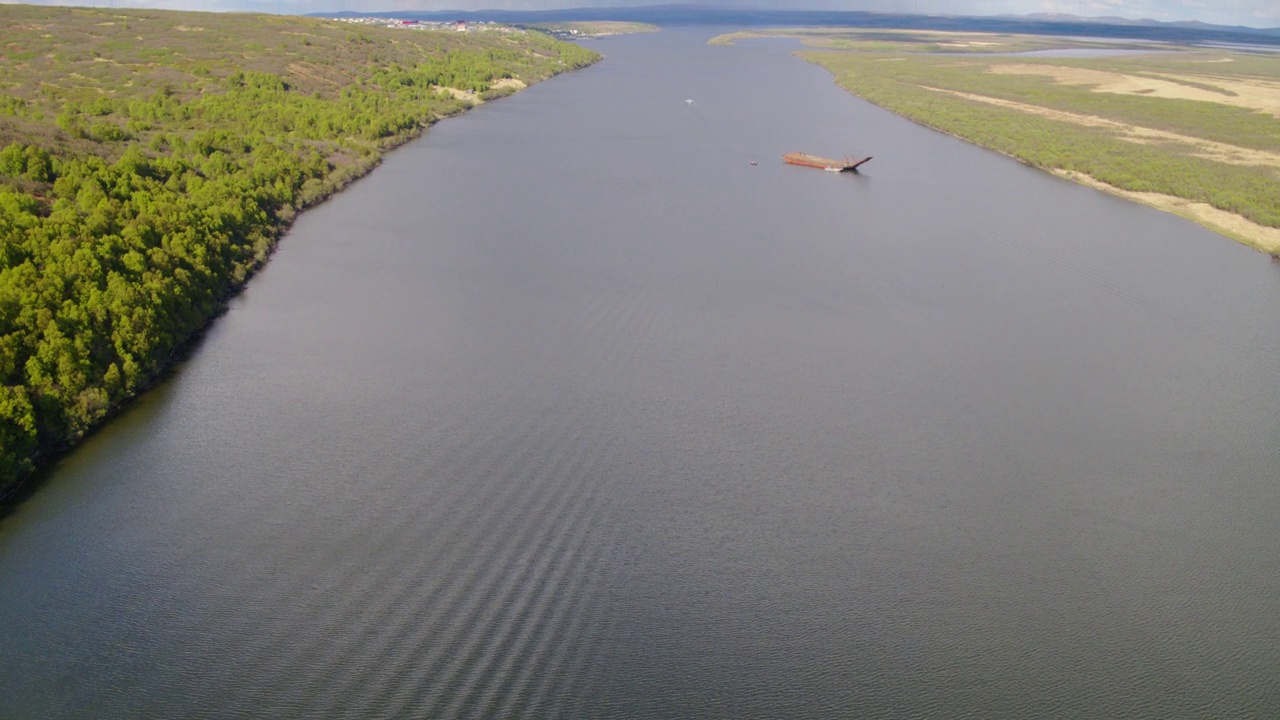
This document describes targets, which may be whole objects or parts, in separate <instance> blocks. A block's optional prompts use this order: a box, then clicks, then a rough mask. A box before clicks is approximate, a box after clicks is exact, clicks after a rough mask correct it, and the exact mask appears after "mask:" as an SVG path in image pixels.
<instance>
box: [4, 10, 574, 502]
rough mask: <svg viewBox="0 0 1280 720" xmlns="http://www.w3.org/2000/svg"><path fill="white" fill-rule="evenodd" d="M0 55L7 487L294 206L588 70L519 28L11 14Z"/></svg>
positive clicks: (256, 256) (116, 401)
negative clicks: (478, 114) (480, 103)
mask: <svg viewBox="0 0 1280 720" xmlns="http://www.w3.org/2000/svg"><path fill="white" fill-rule="evenodd" d="M0 53H4V54H5V55H6V59H5V61H4V62H3V63H2V64H0V148H3V149H0V490H3V489H4V488H5V487H7V486H11V485H12V484H13V483H14V482H16V481H17V480H20V479H21V478H22V477H24V476H26V475H27V474H29V473H30V472H31V471H32V470H33V469H34V468H35V467H36V466H37V465H38V464H39V463H40V461H41V460H43V459H45V458H48V457H49V456H51V455H52V454H53V453H56V452H58V451H60V450H61V449H63V448H66V447H68V446H69V445H70V444H72V443H74V442H75V441H76V440H77V439H79V438H80V437H82V436H83V435H84V434H85V432H86V431H88V430H90V429H91V428H92V427H94V426H95V425H96V424H97V423H99V422H101V421H102V420H103V419H104V418H105V417H107V416H108V415H109V414H110V413H111V412H112V411H113V410H114V409H116V408H118V407H119V406H120V405H121V403H123V402H125V401H127V400H128V399H129V398H131V397H132V396H134V395H135V394H136V393H137V392H138V391H139V390H141V389H142V388H144V387H146V386H147V385H148V384H149V383H151V382H153V381H154V380H155V378H156V377H157V376H158V375H159V373H160V372H161V371H162V370H163V369H164V368H165V367H166V366H167V365H168V364H169V363H171V362H172V361H173V359H174V358H175V357H177V356H178V355H179V354H180V353H181V350H182V347H183V345H184V343H186V342H188V341H189V340H190V339H191V338H192V337H193V336H194V335H195V334H196V333H198V332H199V331H200V330H201V329H202V328H203V327H204V326H205V325H206V324H207V323H208V322H209V320H210V318H212V317H213V316H214V315H215V314H216V313H217V312H218V311H219V309H220V308H221V307H222V304H223V302H224V301H225V299H226V298H227V297H228V296H229V295H230V294H231V293H233V292H235V290H236V288H238V287H239V286H240V284H241V283H243V282H244V281H245V279H246V278H247V277H248V276H249V275H250V274H251V273H252V272H253V270H254V269H255V268H257V267H258V266H259V265H260V264H261V263H262V262H263V261H264V260H265V259H266V257H267V255H268V253H269V252H270V249H271V247H272V245H273V243H274V242H275V239H276V238H277V237H278V236H279V234H280V232H281V231H282V229H283V228H284V227H286V226H287V224H288V223H289V222H290V220H291V219H292V218H293V216H294V214H295V213H296V212H297V211H298V210H299V209H301V208H304V207H306V206H308V205H310V204H313V203H315V202H316V201H318V200H320V199H322V198H324V197H325V196H326V195H328V194H330V193H332V192H334V191H335V190H337V189H339V188H341V187H342V186H343V185H345V184H346V183H348V182H350V181H351V180H352V179H353V178H355V177H357V176H359V175H361V174H363V173H365V172H367V171H368V170H369V169H371V168H372V167H373V166H375V165H376V164H377V162H378V160H379V158H380V156H381V154H382V153H383V152H384V151H385V150H387V149H389V148H391V147H393V146H395V145H397V144H400V143H402V142H404V141H406V140H408V139H409V138H412V137H414V136H415V135H417V134H418V133H420V132H421V131H422V130H423V128H425V127H427V126H428V125H430V124H431V123H433V122H435V121H436V120H438V119H440V118H443V117H446V116H449V115H452V114H456V113H458V112H461V111H463V110H465V109H467V108H468V107H470V106H471V104H472V103H471V101H470V100H469V99H468V98H475V99H476V100H480V99H485V98H492V97H497V96H500V95H502V94H505V93H508V92H512V91H513V88H514V87H518V86H519V83H515V82H507V83H503V82H501V81H502V80H504V79H512V80H518V81H520V82H521V83H525V84H528V83H533V82H537V81H539V80H542V79H545V78H547V77H550V76H552V75H555V74H557V73H559V72H562V71H565V70H569V69H573V68H579V67H583V66H586V65H588V64H591V63H593V62H595V61H597V60H598V59H599V55H598V54H596V53H594V52H591V51H589V50H586V49H584V48H581V47H579V46H577V45H573V44H571V43H563V42H559V41H556V40H554V39H552V38H550V37H547V36H546V35H544V34H541V33H530V32H525V31H522V30H517V29H514V28H498V27H494V28H491V29H486V30H485V31H482V32H469V33H465V34H464V33H455V32H432V31H423V30H410V29H402V30H401V29H383V28H367V27H358V26H353V25H349V24H346V23H341V22H335V21H326V20H318V19H310V18H301V17H281V16H255V15H233V14H205V13H180V12H159V11H111V10H89V9H66V8H36V7H28V6H13V5H6V6H2V7H0ZM468 93H470V95H468ZM460 97H461V99H459V98H460Z"/></svg>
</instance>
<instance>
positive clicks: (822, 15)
mask: <svg viewBox="0 0 1280 720" xmlns="http://www.w3.org/2000/svg"><path fill="white" fill-rule="evenodd" d="M317 14H319V15H323V16H324V17H396V18H405V19H415V20H468V21H473V22H474V21H484V20H492V21H494V22H500V23H510V24H531V23H546V22H568V21H573V20H621V21H631V22H646V23H653V24H655V25H667V26H680V25H686V26H687V25H709V26H716V25H718V26H733V27H761V26H782V25H793V26H794V25H807V26H847V27H866V28H901V29H910V30H956V31H969V32H1006V33H1029V34H1035V35H1083V36H1089V37H1105V38H1123V39H1131V40H1158V41H1166V42H1181V43H1241V44H1250V45H1269V46H1276V47H1280V28H1262V29H1260V28H1250V27H1241V26H1228V25H1210V24H1208V23H1202V22H1158V21H1155V20H1129V19H1126V18H1117V17H1106V18H1084V17H1078V16H1074V15H1058V14H1037V15H996V16H953V15H900V14H890V13H871V12H853V11H834V10H735V9H730V8H725V7H713V6H707V7H697V6H689V5H651V6H645V7H618V8H578V9H569V10H539V11H526V10H475V11H461V10H454V11H444V12H378V13H353V12H343V13H328V14H324V13H317Z"/></svg>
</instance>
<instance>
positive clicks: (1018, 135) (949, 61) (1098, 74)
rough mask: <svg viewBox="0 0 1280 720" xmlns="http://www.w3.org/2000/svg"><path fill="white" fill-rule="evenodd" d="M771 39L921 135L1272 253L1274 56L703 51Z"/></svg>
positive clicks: (1179, 49) (1041, 44) (985, 43)
mask: <svg viewBox="0 0 1280 720" xmlns="http://www.w3.org/2000/svg"><path fill="white" fill-rule="evenodd" d="M777 34H785V35H789V36H794V37H798V38H800V39H801V40H802V41H803V42H804V43H805V44H806V45H807V46H809V47H810V48H812V49H811V50H807V51H803V52H801V53H800V54H801V56H802V57H804V58H805V59H807V60H809V61H811V62H814V63H817V64H819V65H822V66H823V67H826V68H827V69H829V70H831V71H832V72H833V73H834V74H835V75H836V79H837V82H839V83H840V85H842V86H843V87H845V88H846V89H848V90H849V91H851V92H853V93H855V94H857V95H859V96H861V97H864V98H866V99H868V100H870V101H872V102H875V103H877V104H879V105H882V106H883V107H886V108H888V109H890V110H893V111H895V112H898V113H900V114H902V115H904V116H906V117H909V118H911V119H913V120H915V121H917V122H920V123H922V124H925V125H928V126H930V127H934V128H936V129H939V130H942V131H944V132H948V133H951V134H953V135H956V136H958V137H961V138H964V139H966V140H970V141H972V142H975V143H978V144H980V145H984V146H986V147H989V148H992V149H995V150H998V151H1000V152H1003V153H1006V154H1008V155H1011V156H1013V157H1016V158H1018V159H1020V160H1023V161H1024V162H1027V163H1029V164H1032V165H1035V166H1037V167H1041V168H1043V169H1045V170H1047V171H1050V172H1054V173H1057V174H1060V175H1062V176H1064V177H1069V178H1071V179H1074V180H1077V181H1079V182H1083V183H1086V184H1089V185H1091V186H1094V187H1098V188H1100V189H1104V190H1107V191H1109V192H1114V193H1117V194H1120V195H1123V196H1125V197H1128V198H1130V199H1133V200H1136V201H1139V202H1144V203H1146V204H1149V205H1152V206H1154V207H1158V208H1161V209H1164V210H1168V211H1171V212H1176V213H1178V214H1180V215H1183V216H1185V217H1188V218H1191V219H1193V220H1195V221H1197V222H1199V223H1201V224H1203V225H1205V226H1206V227H1209V228H1212V229H1214V230H1216V231H1218V232H1220V233H1222V234H1224V235H1228V236H1230V237H1232V238H1235V239H1237V240H1239V241H1241V242H1244V243H1246V244H1248V245H1251V246H1253V247H1256V248H1258V249H1259V250H1263V251H1265V252H1268V253H1271V254H1273V255H1278V254H1280V190H1277V188H1280V53H1248V52H1240V51H1231V52H1228V51H1225V50H1219V49H1208V48H1196V47H1186V46H1176V45H1168V44H1162V43H1137V42H1129V43H1125V42H1113V41H1091V40H1082V39H1064V38H1056V37H1039V36H1025V35H996V34H983V33H945V32H921V31H885V30H874V31H873V30H817V31H800V32H793V31H777V32H768V33H735V34H732V35H727V36H721V37H720V38H717V39H716V40H715V41H713V42H717V43H725V42H733V41H735V40H739V39H743V38H749V37H761V36H765V35H777ZM1116 50H1120V51H1124V52H1122V53H1114V51H1116ZM1036 51H1058V53H1057V54H1056V55H1055V54H1053V53H1044V52H1036ZM1062 51H1066V52H1062ZM1028 53H1030V54H1028ZM1090 55H1093V56H1090Z"/></svg>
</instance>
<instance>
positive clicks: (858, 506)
mask: <svg viewBox="0 0 1280 720" xmlns="http://www.w3.org/2000/svg"><path fill="white" fill-rule="evenodd" d="M710 34H711V32H710V31H708V30H705V29H699V30H681V29H676V30H668V31H664V32H662V33H658V34H653V35H638V36H627V37H615V38H608V39H605V40H600V41H595V42H594V43H593V47H596V48H598V49H600V50H601V51H603V52H604V53H605V54H606V56H607V59H606V60H605V61H604V62H603V63H601V64H599V65H596V66H594V67H592V68H589V69H586V70H584V71H581V72H577V73H573V74H570V75H566V76H562V77H559V78H556V79H554V80H551V81H548V82H546V83H544V84H542V85H538V86H536V87H534V88H531V89H529V90H527V91H525V92H522V93H520V94H518V95H516V96H514V97H512V98H509V99H504V100H502V101H499V102H495V103H490V104H487V105H485V106H483V107H480V108H478V109H476V110H474V111H472V112H469V113H467V114H466V115H465V116H462V117H460V118H456V119H452V120H448V121H446V122H443V123H441V124H439V125H438V126H437V127H435V128H434V129H432V130H431V131H430V133H428V134H427V135H426V136H425V137H424V138H422V139H420V140H418V141H416V142H414V143H412V144H409V145H407V146H405V147H403V148H401V149H399V150H397V151H395V152H394V153H392V154H390V155H389V156H388V157H387V158H386V161H385V163H384V164H383V166H382V167H381V168H379V169H378V170H376V171H375V172H373V173H372V174H371V175H369V176H368V177H366V178H364V179H363V180H361V181H359V182H357V183H355V184H354V185H352V186H351V187H350V188H349V189H348V190H346V191H344V192H342V193H341V194H340V195H339V196H336V197H334V198H332V199H331V200H329V201H328V202H326V203H324V204H322V205H320V206H318V207H316V208H314V209H312V210H309V211H307V212H306V213H304V214H303V215H302V216H301V217H300V218H299V220H298V221H297V223H296V224H295V225H294V227H293V228H292V230H291V232H290V233H289V234H288V236H287V237H285V238H284V239H283V241H282V243H281V245H280V247H279V250H278V251H277V252H276V254H275V256H274V257H273V259H272V260H271V262H270V264H269V265H268V267H266V268H265V270H264V271H262V272H261V273H260V274H259V275H258V276H256V277H254V278H253V279H252V280H251V282H250V283H249V284H248V286H247V287H246V289H245V290H244V292H243V293H242V294H240V295H239V296H237V297H236V298H235V299H234V300H233V301H232V302H231V304H230V307H229V309H228V311H227V312H226V314H225V315H224V316H222V317H221V318H219V319H218V320H217V321H216V323H215V324H214V325H213V326H212V328H211V329H210V330H209V332H208V334H207V335H206V337H205V338H204V339H203V340H202V341H201V342H200V344H199V346H198V347H197V348H196V350H195V351H194V352H193V354H192V356H191V357H190V358H189V360H188V361H187V362H185V363H184V364H183V365H182V366H180V367H178V368H177V369H176V370H175V371H174V372H173V373H172V376H171V377H170V378H169V379H167V380H166V381H165V382H164V383H163V384H162V385H161V386H159V387H158V388H156V389H155V390H154V391H152V392H150V393H148V394H147V395H146V396H145V397H143V398H142V399H141V400H140V401H139V402H137V403H136V404H135V405H134V406H133V407H132V408H131V409H130V410H129V411H128V412H126V413H125V414H124V415H123V416H121V417H119V418H118V419H116V420H115V421H113V422H112V423H111V424H110V425H109V426H108V427H106V428H105V429H104V430H103V431H101V432H99V433H97V434H96V435H95V436H94V437H92V438H91V439H90V440H89V441H88V442H86V443H85V444H84V445H83V446H82V447H80V448H79V449H77V450H76V451H75V452H73V453H71V454H70V455H68V456H67V457H65V458H64V459H63V460H62V461H61V462H60V463H58V465H57V466H56V467H54V468H53V469H52V470H51V471H50V472H49V473H48V474H47V477H46V478H45V479H44V480H43V482H42V483H41V486H40V487H39V488H38V490H37V491H36V492H34V493H32V494H31V495H30V497H28V498H27V499H26V500H25V501H24V502H23V503H22V504H21V505H20V506H19V507H17V508H16V509H15V510H14V511H13V512H11V513H9V514H8V516H7V517H5V518H4V519H3V520H0V638H2V641H0V677H3V691H2V692H0V716H3V717H5V718H44V717H49V718H98V719H102V718H107V719H109V718H142V717H185V718H258V717H272V718H316V717H324V718H352V719H355V718H361V719H364V718H407V717H421V718H426V717H440V718H549V717H560V718H584V719H585V718H815V719H816V718H823V719H827V718H836V717H858V718H912V717H918V718H950V719H953V720H955V719H965V718H975V719H976V718H984V719H985V718H993V717H1018V718H1033V717H1045V718H1048V717H1063V718H1066V717H1098V718H1101V717H1110V718H1120V717H1124V718H1171V717H1178V718H1196V717H1204V718H1209V717H1213V718H1274V717H1280V674H1278V673H1277V668H1280V442H1277V437H1278V436H1280V432H1278V430H1280V382H1277V378H1278V377H1280V310H1277V309H1278V308H1280V267H1278V266H1276V265H1273V264H1271V263H1270V262H1268V261H1267V260H1266V259H1265V258H1264V257H1263V256H1261V255H1260V254H1259V253H1257V252H1254V251H1252V250H1249V249H1247V248H1244V247H1242V246H1239V245H1237V244H1235V243H1233V242H1231V241H1229V240H1226V239H1223V238H1221V237H1218V236H1215V235H1213V234H1211V233H1210V232H1208V231H1206V230H1204V229H1202V228H1200V227H1198V226H1196V225H1194V224H1192V223H1190V222H1188V221H1185V220H1182V219H1180V218H1177V217H1174V216H1172V215H1168V214H1163V213H1160V212H1157V211H1155V210H1151V209H1149V208H1146V207H1142V206H1139V205H1135V204H1131V203H1128V202H1125V201H1123V200H1120V199H1117V198H1114V197H1111V196H1108V195H1106V194H1103V193H1100V192H1096V191H1094V190H1091V189H1088V188H1085V187H1082V186H1077V185H1074V184H1071V183H1069V182H1066V181H1064V180H1061V179H1058V178H1055V177H1052V176H1050V175H1047V174H1044V173H1041V172H1038V171H1035V170H1032V169H1030V168H1027V167H1025V166H1023V165H1020V164H1018V163H1017V162H1015V161H1013V160H1010V159H1008V158H1005V157H1002V156H1000V155H997V154H995V153H991V152H988V151H985V150H982V149H979V148H976V147H973V146H970V145H967V144H965V143H963V142H961V141H959V140H956V139H954V138H951V137H947V136H944V135H941V134H938V133H934V132H932V131H929V130H926V129H924V128H921V127H919V126H916V125H914V124H912V123H910V122H907V121H905V120H902V119H900V118H898V117H896V116H893V115H891V114H889V113H887V112H885V111H883V110H880V109H878V108H876V107H874V106H871V105H869V104H867V103H865V102H863V101H861V100H858V99H857V98H854V97H852V96H850V95H848V94H846V93H845V92H843V91H842V90H840V89H839V88H837V87H836V86H835V85H834V84H833V82H832V79H831V77H830V76H829V75H828V74H827V73H826V72H825V71H824V70H822V69H820V68H817V67H814V66H811V65H808V64H806V63H804V62H802V61H800V60H797V59H795V58H792V57H790V55H789V52H790V51H791V50H792V49H793V48H794V46H793V45H791V44H790V42H789V41H772V40H764V41H751V42H747V43H745V44H742V45H739V46H737V47H728V48H727V47H709V46H707V45H706V44H705V41H706V39H707V38H708V37H709V36H710ZM687 100H692V101H693V102H692V103H690V102H686V101H687ZM795 151H804V152H810V153H816V154H821V155H836V156H839V155H842V154H845V153H857V154H860V155H872V156H874V158H875V159H874V160H873V161H872V162H870V163H868V164H867V165H866V166H865V167H864V172H863V173H861V174H860V175H840V174H833V173H825V172H821V171H815V170H811V169H806V168H799V167H793V166H788V165H784V164H783V163H782V162H781V158H780V156H781V155H782V154H783V153H786V152H795ZM750 160H756V161H757V162H758V165H751V164H750V162H749V161H750Z"/></svg>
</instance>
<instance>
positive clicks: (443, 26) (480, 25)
mask: <svg viewBox="0 0 1280 720" xmlns="http://www.w3.org/2000/svg"><path fill="white" fill-rule="evenodd" d="M331 19H333V20H337V21H338V22H345V23H351V24H353V25H370V26H373V27H387V28H397V29H402V30H453V31H454V32H501V33H523V32H526V31H525V30H523V29H521V28H517V27H512V26H510V25H499V24H498V23H495V22H493V21H492V20H482V21H477V22H471V23H469V22H467V21H465V20H451V21H448V22H441V21H437V20H402V19H399V18H385V17H340V18H331Z"/></svg>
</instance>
